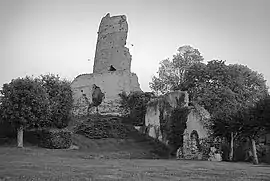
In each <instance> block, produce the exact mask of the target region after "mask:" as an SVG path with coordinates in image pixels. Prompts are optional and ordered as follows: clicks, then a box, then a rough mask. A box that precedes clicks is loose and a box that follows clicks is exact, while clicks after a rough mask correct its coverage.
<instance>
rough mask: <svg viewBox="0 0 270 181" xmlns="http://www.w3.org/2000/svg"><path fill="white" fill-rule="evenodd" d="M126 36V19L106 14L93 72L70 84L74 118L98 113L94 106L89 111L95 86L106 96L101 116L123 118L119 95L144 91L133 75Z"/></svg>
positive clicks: (101, 108)
mask: <svg viewBox="0 0 270 181" xmlns="http://www.w3.org/2000/svg"><path fill="white" fill-rule="evenodd" d="M127 33H128V24H127V20H126V16H124V15H121V16H113V17H110V14H107V15H106V16H105V17H103V18H102V20H101V23H100V26H99V31H98V39H97V45H96V54H95V61H94V68H93V73H92V74H83V75H79V76H77V77H76V78H75V79H74V81H73V82H72V84H71V87H72V90H73V99H74V108H73V113H74V114H75V115H79V116H80V115H86V114H88V113H90V114H92V113H95V108H94V107H93V108H91V109H90V111H89V112H88V111H87V109H88V106H89V105H90V104H91V103H92V91H93V90H92V87H93V84H95V85H96V86H98V87H100V89H101V92H102V93H104V94H105V99H104V100H103V101H102V103H101V104H100V105H99V106H98V110H99V113H100V114H114V115H121V114H122V110H121V109H120V107H119V106H120V104H119V101H120V97H119V93H121V92H126V93H127V94H129V93H130V92H135V91H142V90H141V89H140V85H139V82H138V77H137V75H136V74H135V73H131V72H130V66H131V55H130V53H129V50H128V48H126V47H125V44H126V39H127Z"/></svg>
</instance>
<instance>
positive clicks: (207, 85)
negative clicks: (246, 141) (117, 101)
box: [150, 51, 268, 159]
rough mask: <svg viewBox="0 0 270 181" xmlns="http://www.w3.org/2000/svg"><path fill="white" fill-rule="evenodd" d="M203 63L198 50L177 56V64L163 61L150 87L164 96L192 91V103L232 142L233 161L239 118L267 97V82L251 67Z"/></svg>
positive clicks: (223, 62)
mask: <svg viewBox="0 0 270 181" xmlns="http://www.w3.org/2000/svg"><path fill="white" fill-rule="evenodd" d="M178 54H179V53H178ZM176 57H178V58H176ZM185 60H186V61H185ZM202 60H203V59H202V57H201V56H200V53H199V52H198V51H196V52H193V53H192V52H190V53H188V54H187V55H186V54H179V56H174V58H173V61H170V60H169V59H168V60H164V61H162V62H161V66H160V68H159V71H158V76H157V77H153V80H152V82H151V83H150V88H151V89H152V90H154V91H155V92H161V93H164V92H166V91H170V90H176V89H178V90H184V91H188V93H189V99H190V101H191V102H192V101H193V102H196V103H198V104H199V105H202V106H203V107H204V108H205V109H206V110H207V111H208V112H209V113H210V114H211V121H212V123H213V124H212V125H213V130H214V133H215V135H216V136H223V137H226V138H230V139H231V148H232V149H231V150H232V151H231V155H230V157H231V159H232V157H233V155H232V153H233V140H234V139H235V138H236V137H237V136H238V135H239V133H240V132H239V129H240V128H241V126H240V125H241V121H240V119H238V118H237V115H239V114H240V113H242V111H243V110H245V109H247V108H249V107H250V106H252V105H254V104H255V103H256V102H257V101H258V100H260V99H262V98H263V97H265V95H266V94H267V91H268V88H267V86H266V81H265V79H264V77H263V75H262V74H259V73H257V72H256V71H253V70H251V69H250V68H248V67H247V66H243V65H238V64H232V65H226V63H225V61H220V60H212V61H209V62H208V63H207V64H205V63H203V62H202ZM176 62H178V63H176ZM239 121H240V122H239Z"/></svg>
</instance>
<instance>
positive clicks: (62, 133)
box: [39, 129, 72, 149]
mask: <svg viewBox="0 0 270 181" xmlns="http://www.w3.org/2000/svg"><path fill="white" fill-rule="evenodd" d="M39 135H40V136H39V137H40V146H41V147H45V148H50V149H66V148H69V147H70V146H71V143H72V141H71V132H70V131H69V130H67V129H43V130H41V131H40V134H39Z"/></svg>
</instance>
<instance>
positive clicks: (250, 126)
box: [237, 95, 270, 164]
mask: <svg viewBox="0 0 270 181" xmlns="http://www.w3.org/2000/svg"><path fill="white" fill-rule="evenodd" d="M237 118H238V127H240V129H239V133H240V134H241V137H244V138H249V139H250V141H251V145H252V151H253V159H254V163H255V164H258V157H257V151H256V140H257V139H258V138H259V137H260V136H261V135H263V134H266V133H267V132H269V131H270V96H269V95H267V96H266V97H265V98H263V99H261V100H259V101H258V102H256V104H254V105H253V106H250V107H249V108H247V109H245V110H244V111H242V112H240V113H239V114H238V115H237Z"/></svg>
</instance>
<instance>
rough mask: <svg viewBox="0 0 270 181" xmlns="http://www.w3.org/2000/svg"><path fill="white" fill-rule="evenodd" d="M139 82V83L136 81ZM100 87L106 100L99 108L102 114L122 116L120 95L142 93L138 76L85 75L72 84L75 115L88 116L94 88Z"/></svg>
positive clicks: (114, 74) (120, 74)
mask: <svg viewBox="0 0 270 181" xmlns="http://www.w3.org/2000/svg"><path fill="white" fill-rule="evenodd" d="M136 80H137V81H136ZM93 84H95V85H96V86H98V87H100V89H101V92H102V93H104V94H105V99H104V101H103V102H102V103H101V105H100V106H99V110H100V113H101V114H103V113H104V114H121V110H120V109H119V103H118V102H119V100H120V97H119V93H121V92H126V93H127V94H129V93H130V92H134V91H141V89H140V85H139V83H138V78H137V76H136V74H133V73H130V72H126V71H114V72H108V73H100V74H84V75H80V76H78V77H76V78H75V79H74V81H73V82H72V84H71V87H72V92H73V99H74V107H75V109H74V114H75V115H84V114H87V112H86V111H87V106H88V104H90V103H91V101H92V94H91V93H92V86H93ZM87 101H88V103H86V102H87Z"/></svg>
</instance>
